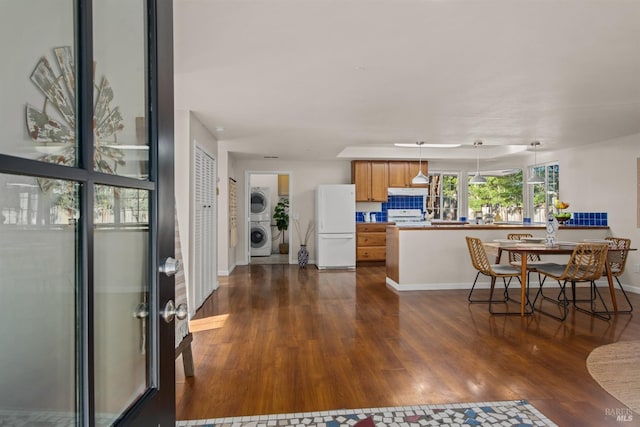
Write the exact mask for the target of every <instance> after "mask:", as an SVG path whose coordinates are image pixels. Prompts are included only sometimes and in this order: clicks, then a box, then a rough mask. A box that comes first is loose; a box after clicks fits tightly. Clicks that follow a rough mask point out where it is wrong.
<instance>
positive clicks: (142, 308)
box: [133, 302, 149, 319]
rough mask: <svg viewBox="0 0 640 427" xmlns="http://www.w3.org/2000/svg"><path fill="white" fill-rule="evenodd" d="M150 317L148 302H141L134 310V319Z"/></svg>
mask: <svg viewBox="0 0 640 427" xmlns="http://www.w3.org/2000/svg"><path fill="white" fill-rule="evenodd" d="M148 316H149V306H148V305H147V303H146V302H141V303H140V304H138V305H137V306H136V308H135V310H133V317H135V318H136V319H144V318H146V317H148Z"/></svg>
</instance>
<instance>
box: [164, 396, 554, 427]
mask: <svg viewBox="0 0 640 427" xmlns="http://www.w3.org/2000/svg"><path fill="white" fill-rule="evenodd" d="M555 425H556V424H554V423H553V422H551V420H549V419H548V418H547V417H545V416H544V415H543V414H542V413H541V412H540V411H538V410H537V409H536V408H535V407H533V405H531V404H530V403H529V402H527V401H526V400H512V401H504V402H476V403H453V404H442V405H418V406H398V407H393V408H368V409H343V410H336V411H323V412H304V413H296V414H276V415H256V416H246V417H231V418H214V419H206V420H191V421H178V422H177V423H176V426H178V427H182V426H197V427H282V426H287V427H374V426H375V427H427V426H521V427H524V426H555Z"/></svg>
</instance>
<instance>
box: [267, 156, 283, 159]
mask: <svg viewBox="0 0 640 427" xmlns="http://www.w3.org/2000/svg"><path fill="white" fill-rule="evenodd" d="M264 158H265V159H279V157H278V156H264Z"/></svg>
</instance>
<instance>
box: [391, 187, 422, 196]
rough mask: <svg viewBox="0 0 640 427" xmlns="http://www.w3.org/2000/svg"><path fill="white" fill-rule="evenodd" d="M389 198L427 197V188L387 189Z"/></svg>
mask: <svg viewBox="0 0 640 427" xmlns="http://www.w3.org/2000/svg"><path fill="white" fill-rule="evenodd" d="M387 194H388V195H389V196H428V195H429V189H428V188H406V187H389V188H388V189H387Z"/></svg>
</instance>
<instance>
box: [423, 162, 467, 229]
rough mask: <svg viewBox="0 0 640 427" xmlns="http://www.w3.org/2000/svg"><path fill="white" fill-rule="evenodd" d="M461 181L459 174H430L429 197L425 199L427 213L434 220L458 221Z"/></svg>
mask: <svg viewBox="0 0 640 427" xmlns="http://www.w3.org/2000/svg"><path fill="white" fill-rule="evenodd" d="M458 191H459V179H458V174H457V173H452V172H435V173H429V195H428V196H426V197H425V211H427V212H429V213H430V214H433V219H443V220H454V221H455V220H457V219H458Z"/></svg>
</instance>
